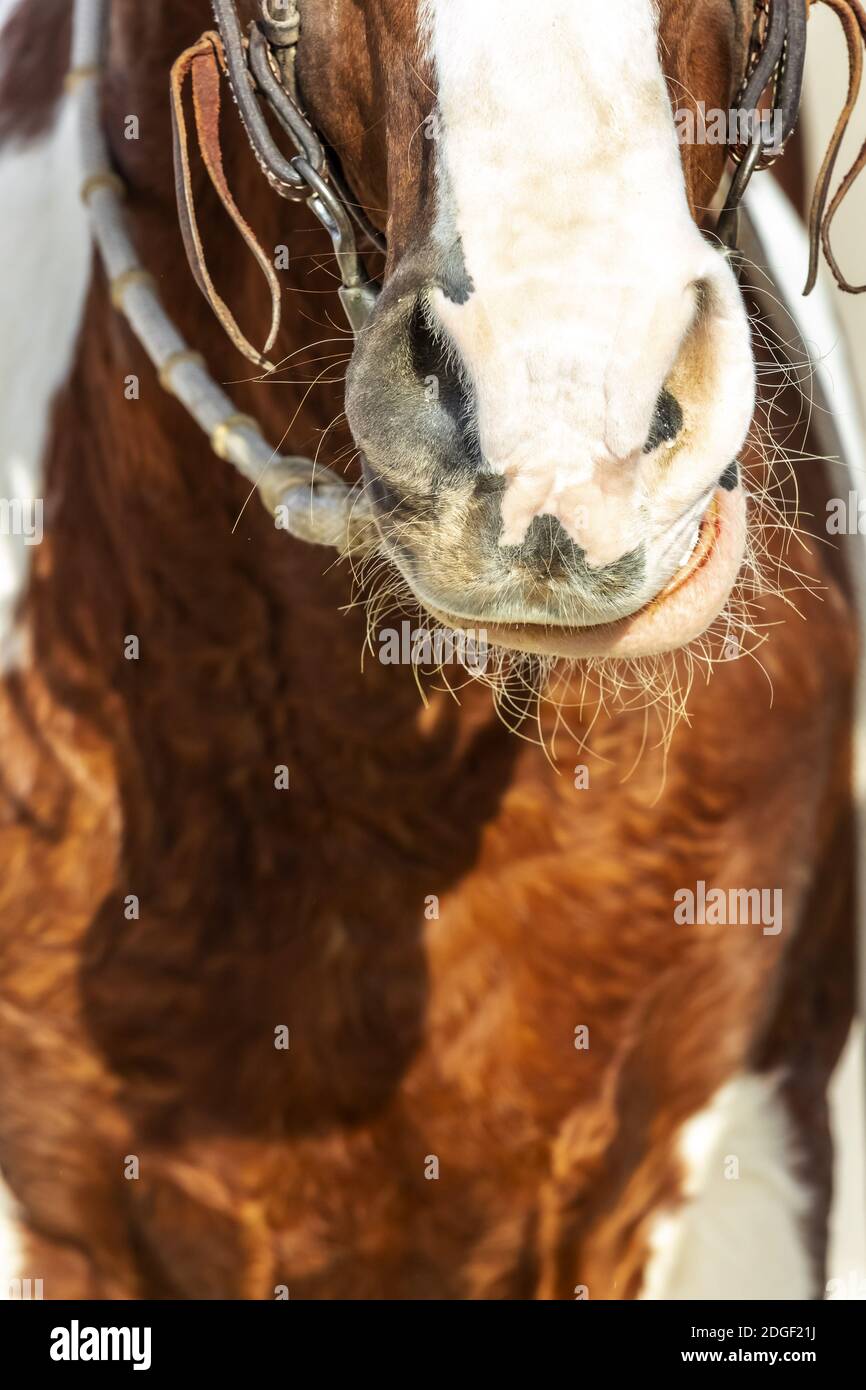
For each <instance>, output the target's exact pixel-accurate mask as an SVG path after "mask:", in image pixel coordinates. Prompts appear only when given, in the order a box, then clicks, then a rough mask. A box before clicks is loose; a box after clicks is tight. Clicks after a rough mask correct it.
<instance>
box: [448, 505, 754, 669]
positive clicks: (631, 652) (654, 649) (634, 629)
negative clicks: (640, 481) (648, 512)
mask: <svg viewBox="0 0 866 1390" xmlns="http://www.w3.org/2000/svg"><path fill="white" fill-rule="evenodd" d="M745 549H746V498H745V493H744V491H743V489H742V487H737V488H736V489H735V490H734V491H732V492H728V491H725V490H723V489H718V490H717V491H716V492H715V493H714V494H713V498H712V501H711V502H710V505H709V507H708V508H707V511H706V513H705V515H704V519H703V522H702V523H701V529H700V535H699V539H698V543H697V545H696V546H695V549H694V550H693V552H692V554H691V556H690V557H689V560H688V562H687V563H686V564H685V565H684V566H683V567H682V568H681V569H680V570H678V571H677V572H676V574H674V576H673V577H672V579H671V580H670V581H669V582H668V583H667V584H666V585H665V587H664V588H663V589H662V590H661V592H660V593H659V594H657V595H656V597H655V598H654V599H652V601H651V602H650V603H648V604H645V605H644V607H643V608H641V609H640V610H639V611H638V612H637V613H633V614H632V615H631V616H629V617H627V618H621V619H619V620H618V621H616V622H611V623H605V624H602V625H600V626H596V627H570V628H569V627H562V626H559V625H556V624H548V625H543V624H539V623H514V624H509V625H507V626H503V625H499V624H497V623H485V622H483V621H482V619H480V618H475V619H473V620H472V623H473V628H474V630H475V631H476V632H477V631H478V629H479V627H481V628H483V630H484V633H485V636H486V640H487V642H488V643H490V644H491V645H493V646H497V647H502V648H505V649H507V650H509V651H514V652H522V653H526V654H532V655H537V656H545V657H558V658H562V659H567V660H579V659H581V658H584V659H585V658H598V659H603V658H612V659H616V658H621V659H623V660H629V659H634V658H638V657H646V656H660V655H662V654H663V653H665V652H672V651H676V650H678V649H679V648H681V647H684V646H687V645H688V643H689V642H693V641H694V640H695V639H696V638H698V637H700V636H701V635H702V634H703V633H705V632H706V631H707V629H708V628H709V627H710V626H711V624H712V623H713V622H714V621H715V620H716V618H717V617H718V616H719V614H720V613H721V612H722V610H723V609H724V607H725V604H726V603H727V601H728V599H729V597H730V594H731V590H732V589H733V587H734V585H735V583H736V581H737V577H738V575H739V573H740V570H741V568H742V564H743V558H744V555H745ZM425 607H426V608H427V609H428V610H429V611H430V612H431V613H432V615H433V617H434V618H435V619H436V621H437V622H439V623H442V624H443V625H444V626H447V627H450V628H455V629H457V630H460V629H461V628H465V627H466V625H467V619H466V617H465V616H457V615H455V614H453V613H450V614H449V613H447V612H445V611H444V610H439V609H437V608H435V607H434V606H432V605H431V604H430V603H429V602H427V601H426V600H425Z"/></svg>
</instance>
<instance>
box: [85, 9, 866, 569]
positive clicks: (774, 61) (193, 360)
mask: <svg viewBox="0 0 866 1390" xmlns="http://www.w3.org/2000/svg"><path fill="white" fill-rule="evenodd" d="M109 2H110V0H75V16H74V28H73V46H72V66H71V70H70V73H69V76H68V81H67V86H68V88H69V90H70V92H71V93H72V94H73V100H75V102H76V103H77V106H78V113H79V122H80V131H81V153H82V163H83V174H84V179H83V184H82V197H83V199H84V201H85V203H86V204H87V206H88V209H89V211H90V217H91V223H92V227H93V233H94V239H95V241H96V244H97V246H98V248H99V252H100V255H101V257H102V261H103V263H104V266H105V270H106V274H107V276H108V281H109V286H110V290H111V298H112V302H113V303H114V305H115V306H116V307H117V308H118V309H119V310H121V312H122V313H123V314H124V315H125V316H126V318H127V319H128V321H129V323H130V326H131V327H132V330H133V332H134V333H135V335H136V337H137V338H138V339H139V341H140V342H141V344H142V346H143V347H144V349H145V351H146V352H147V353H148V355H149V356H150V358H151V360H152V362H153V363H154V365H155V367H156V369H157V372H158V374H159V379H160V382H161V384H162V385H163V386H164V387H165V389H166V390H168V391H169V392H171V393H172V394H174V395H175V396H177V397H178V399H179V400H180V401H181V402H182V403H183V405H184V406H185V407H186V409H187V410H188V412H189V413H190V414H191V415H192V417H193V418H194V419H195V420H196V422H197V423H198V424H199V425H200V426H201V428H202V429H203V430H204V431H205V432H206V433H207V434H208V436H209V437H210V440H211V444H212V447H213V449H214V451H215V452H216V453H217V454H218V455H219V457H220V458H223V459H225V460H227V461H228V462H230V463H232V464H233V465H234V466H235V467H236V468H237V469H238V471H239V472H240V473H241V474H242V475H243V476H244V477H245V478H247V479H248V480H249V481H250V482H251V483H252V484H253V486H254V488H256V489H257V490H258V492H259V494H260V496H261V498H262V500H263V502H264V504H265V506H266V507H267V508H268V509H269V510H270V511H271V512H272V514H274V516H275V517H276V518H277V524H278V525H279V526H281V528H282V529H285V530H287V531H288V532H289V533H290V534H291V535H293V536H295V537H297V538H298V539H301V540H305V541H309V542H312V543H315V544H320V545H327V546H334V547H336V548H337V549H338V550H339V551H340V552H341V553H344V554H345V553H352V554H354V553H357V552H362V551H364V550H367V549H369V548H371V547H374V546H375V545H376V544H377V533H376V529H375V520H374V516H373V512H372V508H371V506H370V504H369V501H368V496H367V492H366V490H365V489H364V488H363V487H362V486H361V485H360V484H359V485H356V486H355V487H349V485H348V484H347V483H346V482H344V480H343V479H342V478H340V477H339V476H338V475H337V474H335V473H334V472H332V471H331V470H330V469H328V468H326V467H323V466H318V467H314V465H313V463H312V462H311V461H310V460H308V459H302V458H296V457H287V456H283V455H279V454H278V453H277V452H276V451H275V450H272V449H270V448H269V446H268V445H267V443H266V441H265V439H264V438H263V436H262V433H261V430H260V427H259V425H258V423H257V422H256V421H255V420H254V419H252V418H251V417H250V416H247V415H242V414H240V413H239V412H238V411H237V410H236V409H235V407H234V405H233V403H232V401H231V400H230V398H229V397H228V396H227V395H226V394H225V392H224V391H223V390H222V388H221V387H219V386H217V385H216V383H215V382H214V381H213V379H212V377H211V376H210V374H209V372H208V370H207V368H206V366H205V364H204V361H203V359H202V358H201V356H200V355H199V354H198V353H196V352H194V351H193V350H192V349H191V348H190V347H189V346H188V345H187V344H186V342H185V341H184V340H183V338H182V337H181V335H180V333H179V332H178V330H177V328H176V327H175V325H174V323H173V322H172V320H171V319H170V317H169V316H168V315H167V313H166V312H165V309H164V308H163V306H162V304H161V303H160V300H159V297H158V294H157V290H156V286H155V284H154V282H153V279H152V277H151V276H150V275H149V274H148V273H147V271H146V270H145V269H144V267H143V266H142V265H141V264H140V262H139V260H138V256H137V253H136V250H135V247H134V244H133V241H132V238H131V236H130V234H129V231H128V228H127V225H126V220H125V216H124V212H123V206H122V197H123V191H124V188H123V184H122V181H121V180H120V178H119V176H118V175H117V173H116V172H115V171H114V170H113V169H112V167H111V161H110V156H109V153H108V148H107V144H106V140H105V136H104V133H103V129H102V122H101V109H100V94H101V75H102V70H103V69H102V64H103V54H104V51H105V44H106V29H107V13H108V4H109ZM813 2H814V3H818V0H755V10H754V16H753V21H754V22H753V31H752V37H751V43H750V53H749V62H748V69H747V72H746V76H745V80H744V83H743V86H742V90H741V92H740V94H739V97H738V102H739V104H740V106H741V107H742V108H744V109H745V110H747V111H748V112H750V113H752V114H753V116H754V117H755V120H754V121H753V138H752V141H751V143H750V145H749V146H748V147H746V148H744V149H743V150H740V151H737V152H736V155H735V158H736V159H737V160H738V167H737V169H736V171H735V173H734V176H733V179H732V182H731V185H730V188H729V190H728V194H727V197H726V199H725V203H724V207H723V209H722V213H721V215H720V219H719V223H718V226H717V235H718V237H719V239H720V240H721V241H722V242H723V243H724V244H725V245H726V246H728V247H729V248H730V249H731V250H732V252H733V253H734V254H736V244H737V229H738V218H739V211H740V207H741V204H742V201H743V196H744V194H745V191H746V188H747V186H748V183H749V180H750V179H751V177H752V175H753V174H754V173H755V171H756V170H758V169H761V168H766V167H768V165H769V164H770V163H772V162H773V160H774V159H776V158H778V156H779V155H780V154H781V152H782V149H783V148H784V145H785V142H786V141H787V140H788V138H789V136H790V135H791V133H792V131H793V130H794V127H795V125H796V122H797V117H798V114H799V108H800V95H801V89H802V81H803V66H804V60H805V51H806V21H807V17H808V9H809V5H810V4H811V3H813ZM823 3H826V4H828V5H829V6H830V8H831V9H833V10H834V12H835V13H836V14H837V15H838V16H839V18H840V19H841V21H842V23H843V27H844V29H845V33H846V38H847V40H848V48H849V59H850V79H849V90H848V99H847V102H846V105H845V108H844V109H843V112H842V114H841V116H840V118H839V121H838V123H837V126H836V130H835V133H834V136H833V140H832V141H831V145H830V148H829V149H828V151H827V155H826V157H825V160H824V164H823V166H822V170H821V174H820V176H819V180H818V186H817V188H816V191H815V197H814V200H813V204H812V214H811V219H810V229H811V247H812V250H811V262H810V271H809V283H808V285H807V290H808V289H809V288H811V287H812V285H813V284H814V281H815V276H816V274H817V261H818V247H819V245H820V244H821V242H822V241H823V246H824V251H825V254H826V256H827V260H828V262H829V264H830V266H831V269H832V270H833V273H834V275H835V276H836V279H837V281H838V283H839V284H840V285H841V286H842V288H844V289H847V290H855V289H856V290H857V292H859V291H860V289H866V286H862V287H854V286H851V285H849V284H848V282H847V281H846V280H845V279H844V277H843V276H842V274H841V272H840V271H839V268H838V266H837V264H836V261H835V259H834V257H833V254H832V250H831V247H830V241H829V230H830V224H831V222H832V219H833V217H834V216H835V213H836V211H837V210H838V207H839V205H840V203H841V201H842V199H843V198H844V196H845V194H846V193H847V191H848V189H849V188H850V186H851V183H852V182H853V180H854V179H855V178H856V177H857V175H858V174H859V172H860V171H861V169H862V168H863V167H864V165H866V145H864V148H863V150H861V152H860V155H859V157H858V159H857V161H856V162H855V164H854V166H853V167H852V169H851V170H850V171H849V173H848V174H847V175H846V177H845V179H844V180H843V181H842V184H841V186H840V188H839V190H838V192H837V193H836V194H835V196H834V198H833V199H832V201H830V203H829V207H828V206H827V204H828V199H829V185H830V180H831V178H832V174H833V169H834V167H835V162H836V157H837V155H838V153H839V149H840V146H841V143H842V139H843V137H844V135H845V132H846V129H847V126H848V122H849V120H850V117H851V113H852V111H853V107H854V104H855V102H856V100H857V96H858V93H859V89H860V80H861V75H862V69H863V52H862V44H863V42H864V41H866V10H864V8H863V3H862V0H823ZM211 4H212V8H213V12H214V17H215V19H216V23H217V29H218V32H215V33H210V34H206V35H204V36H203V37H202V39H201V40H200V41H199V43H198V44H197V45H195V46H194V47H193V48H192V49H190V50H187V52H186V53H185V54H182V55H181V57H180V58H179V59H178V62H177V63H176V64H175V67H174V69H173V72H172V95H173V114H174V121H175V163H176V182H177V187H178V207H179V212H180V220H181V227H182V229H183V232H184V242H185V245H186V248H187V253H188V256H189V259H190V264H191V266H192V270H193V274H194V275H195V278H196V280H197V282H198V284H199V285H200V287H201V288H202V290H203V292H204V293H205V295H206V297H207V298H208V300H209V302H210V303H211V305H212V307H213V308H214V309H215V311H216V312H217V313H218V315H219V317H220V319H221V321H222V322H223V324H224V326H225V327H226V328H227V330H228V331H229V333H230V336H232V338H233V341H235V342H236V343H237V344H238V346H240V347H241V350H242V351H246V352H247V355H248V356H251V357H252V359H253V360H254V361H257V362H259V363H262V362H263V361H264V358H263V356H262V355H261V354H259V353H258V352H257V350H256V349H254V348H252V347H251V345H250V344H247V343H246V339H244V338H243V335H241V334H240V331H239V330H238V329H237V325H236V324H235V323H234V320H233V319H232V317H231V315H230V313H229V312H228V310H227V309H226V307H225V306H224V305H223V304H222V301H221V300H219V297H218V295H217V294H216V291H215V290H214V289H213V286H212V284H211V282H210V277H209V275H208V273H207V268H206V266H205V264H204V253H203V250H202V248H201V240H200V238H199V236H198V228H197V225H196V221H195V211H194V207H193V204H192V180H191V176H190V173H189V161H188V155H187V151H186V123H185V118H184V115H183V82H184V80H185V78H186V76H187V75H188V74H189V75H191V76H192V81H193V87H194V92H195V95H196V100H195V102H194V106H195V110H196V125H197V130H198V134H199V139H200V143H201V147H202V154H203V156H204V160H205V165H206V167H207V169H208V173H209V174H210V176H211V180H212V182H213V183H214V187H215V188H216V190H217V192H218V194H219V196H220V198H221V199H222V201H223V203H224V206H225V207H226V209H227V211H228V212H229V213H230V215H231V216H232V218H233V219H234V221H235V223H236V225H237V226H238V227H239V229H240V230H241V232H242V233H243V235H244V238H245V240H246V241H247V244H248V245H250V247H251V249H253V250H254V251H255V252H256V255H257V259H259V263H260V265H261V266H262V269H263V270H264V271H265V273H266V274H267V275H268V280H269V283H270V285H271V291H272V297H274V302H275V307H274V322H273V323H272V330H271V337H270V339H269V341H271V340H272V339H273V338H274V337H275V336H276V325H277V323H278V310H277V300H278V297H279V287H278V285H276V286H275V280H274V276H273V267H272V266H268V265H267V264H266V256H265V253H264V252H263V251H262V250H261V248H260V247H258V245H257V243H256V242H255V238H254V237H253V234H252V231H251V229H250V228H249V226H248V224H247V223H246V221H245V219H244V218H243V215H242V214H241V212H240V210H239V209H238V208H237V206H236V205H235V203H234V200H233V198H232V196H231V193H230V191H229V190H228V187H227V184H226V182H225V176H224V171H223V169H222V155H221V151H220V149H219V136H218V124H219V85H220V76H221V75H223V76H224V77H225V78H226V79H227V80H228V83H229V86H230V88H231V92H232V96H233V98H234V101H235V104H236V106H237V109H238V112H239V114H240V118H241V121H242V122H243V126H244V129H245V130H246V133H247V136H248V138H249V141H250V144H251V146H252V149H253V151H254V153H255V156H256V159H257V161H258V163H259V167H260V168H261V170H262V172H263V173H264V175H265V177H266V179H267V180H268V183H269V184H270V186H271V187H272V188H273V189H274V190H275V191H276V192H277V193H278V194H279V195H280V196H281V197H284V198H287V199H289V200H290V201H296V202H297V201H301V202H306V203H307V204H308V206H309V207H310V208H311V209H312V211H313V212H314V213H315V215H316V217H317V218H318V219H319V221H320V222H321V223H322V225H323V226H324V227H325V228H326V229H327V231H328V233H329V235H330V237H331V240H332V243H333V247H334V254H335V256H336V260H337V264H338V266H339V270H340V277H341V281H342V284H341V287H340V291H339V294H340V299H341V301H342V303H343V307H344V309H345V312H346V316H347V318H348V320H349V323H350V325H351V328H352V331H353V333H355V334H356V335H357V334H358V333H360V332H361V331H363V328H364V325H365V323H366V322H367V319H368V318H369V315H370V312H371V310H372V308H373V306H374V304H375V302H376V296H377V294H378V286H377V285H376V283H375V282H374V281H372V280H370V279H369V278H368V276H367V275H366V272H365V269H364V264H363V261H362V259H361V255H360V253H359V250H358V245H357V238H356V231H355V229H356V227H358V228H360V230H361V231H362V232H363V234H364V236H365V237H366V239H367V241H368V242H369V243H370V244H371V245H372V246H374V247H376V248H377V249H379V250H384V249H385V247H384V241H383V239H382V237H381V234H380V233H379V232H378V231H377V230H376V228H375V227H373V226H372V225H371V224H370V223H369V222H368V221H367V219H366V218H365V217H364V215H363V213H362V211H361V209H360V208H359V207H358V206H357V205H353V203H352V200H351V198H350V196H349V194H348V192H347V190H346V189H345V187H344V186H343V184H342V181H341V176H340V174H339V172H338V171H337V169H336V167H335V166H334V165H333V162H332V161H329V159H328V156H327V154H326V150H325V144H324V142H323V141H322V140H321V138H320V137H319V135H318V133H317V132H316V130H315V128H314V126H313V125H312V123H311V122H310V121H309V119H308V118H307V116H306V115H305V113H304V111H303V108H302V104H301V101H300V97H299V93H298V88H297V81H296V76H295V59H296V54H297V48H298V42H299V39H300V34H301V14H300V11H299V0H260V16H259V18H258V19H257V20H255V21H254V22H253V23H252V24H251V25H250V27H249V29H248V31H247V33H246V34H244V33H243V30H242V27H241V24H240V20H239V18H238V14H237V8H236V4H235V0H211ZM768 90H770V91H772V95H773V102H774V106H775V109H777V110H780V111H781V121H782V133H781V139H778V137H777V138H776V140H775V142H774V143H773V144H772V145H770V144H768V143H765V141H764V137H763V133H762V131H763V126H762V122H761V121H760V120H759V119H757V116H758V113H759V109H760V106H761V102H762V100H763V98H764V94H765V92H767V91H768ZM263 107H264V108H266V109H267V110H269V111H270V112H271V114H272V116H273V118H275V119H276V121H277V123H278V124H279V126H280V128H281V129H282V131H283V132H284V133H285V135H286V136H287V137H288V139H289V140H290V141H291V143H292V145H293V146H294V149H295V154H294V155H293V156H291V157H288V158H287V157H286V155H284V154H283V152H282V151H281V150H280V148H279V146H278V145H277V144H276V142H275V140H274V139H273V136H272V135H271V132H270V129H269V127H268V124H267V120H266V118H265V115H264V111H263V109H262V108H263Z"/></svg>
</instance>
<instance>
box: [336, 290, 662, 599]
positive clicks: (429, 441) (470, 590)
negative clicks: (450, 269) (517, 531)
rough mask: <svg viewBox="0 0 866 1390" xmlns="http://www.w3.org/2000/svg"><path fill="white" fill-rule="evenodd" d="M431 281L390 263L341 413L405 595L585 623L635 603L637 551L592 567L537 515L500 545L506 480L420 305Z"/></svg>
mask: <svg viewBox="0 0 866 1390" xmlns="http://www.w3.org/2000/svg"><path fill="white" fill-rule="evenodd" d="M438 283H441V282H440V278H439V277H438V276H435V277H433V276H431V275H430V274H429V272H428V273H427V274H426V275H425V274H423V273H419V272H418V270H417V269H416V271H415V273H414V274H413V273H412V272H411V270H410V269H409V268H404V269H402V270H401V271H398V272H397V273H396V274H395V275H394V276H393V277H392V278H391V279H390V280H389V281H388V283H387V284H386V286H385V288H384V290H383V291H382V294H381V295H380V297H379V301H378V303H377V305H376V308H375V310H374V311H373V314H372V315H371V317H370V319H369V321H368V324H367V326H366V327H365V328H364V330H363V332H362V333H361V334H360V335H359V337H358V340H357V344H356V348H355V353H354V356H353V358H352V362H351V364H350V367H349V372H348V376H347V391H346V413H347V417H348V421H349V426H350V428H351V430H352V434H353V436H354V438H355V442H356V444H357V445H358V448H359V449H360V450H361V453H362V456H363V460H364V475H365V481H366V482H367V485H368V487H369V490H370V495H371V497H372V499H373V501H374V504H375V510H376V516H377V522H378V526H379V530H380V532H381V535H382V538H383V541H384V543H385V546H386V549H387V551H388V553H389V555H390V556H391V558H392V560H393V561H394V563H395V564H396V565H397V567H398V568H399V569H400V571H401V573H402V574H403V576H404V578H405V579H406V580H407V581H408V582H409V584H410V585H411V587H412V589H413V590H414V592H415V593H416V594H417V595H418V596H419V597H420V598H421V599H422V600H423V599H426V600H427V601H428V602H429V603H430V604H432V605H433V606H434V607H436V608H437V609H439V610H442V611H444V612H446V613H448V614H452V615H454V616H456V617H462V618H466V619H475V620H477V621H483V620H486V621H488V622H493V621H500V622H505V621H527V622H534V623H537V622H540V623H544V622H554V623H570V624H587V623H592V622H609V621H611V620H612V619H615V618H618V617H625V616H627V615H628V614H629V613H632V612H634V611H635V609H636V608H637V607H639V606H640V603H641V601H642V600H641V595H642V594H643V593H644V592H645V577H646V562H645V557H644V554H643V550H642V549H639V550H636V551H633V552H632V553H630V554H628V555H625V556H623V557H622V558H621V559H619V560H617V562H616V563H615V564H613V565H609V566H607V567H605V568H603V569H599V570H591V569H590V568H589V567H588V566H587V564H586V561H585V557H584V553H583V551H582V550H581V549H580V547H579V546H577V545H575V543H574V541H572V540H571V538H570V537H569V536H568V534H567V533H566V532H565V530H564V529H563V528H562V526H561V525H560V523H559V522H558V521H557V520H556V519H555V518H553V517H550V516H539V517H536V518H535V519H534V520H533V522H532V524H531V526H530V527H529V530H528V532H527V534H526V537H525V539H524V541H523V543H522V544H521V545H514V546H502V545H500V537H501V535H502V496H503V492H504V489H505V480H504V478H503V477H502V476H501V475H500V474H497V473H493V472H491V471H490V469H489V468H488V467H487V465H486V463H485V460H484V457H483V455H482V453H481V450H480V447H479V443H478V435H477V430H476V426H475V409H474V401H473V396H472V389H471V386H470V385H469V384H468V383H467V381H466V377H465V374H462V373H461V372H460V369H459V363H457V362H456V361H455V359H454V356H453V353H451V352H448V351H446V350H444V349H443V347H442V346H441V344H440V343H439V342H438V341H437V340H436V338H435V337H434V335H433V334H432V333H431V331H430V329H429V327H428V325H427V320H426V316H425V313H424V304H425V299H426V296H427V294H428V293H429V290H430V288H431V287H432V285H434V284H438Z"/></svg>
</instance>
